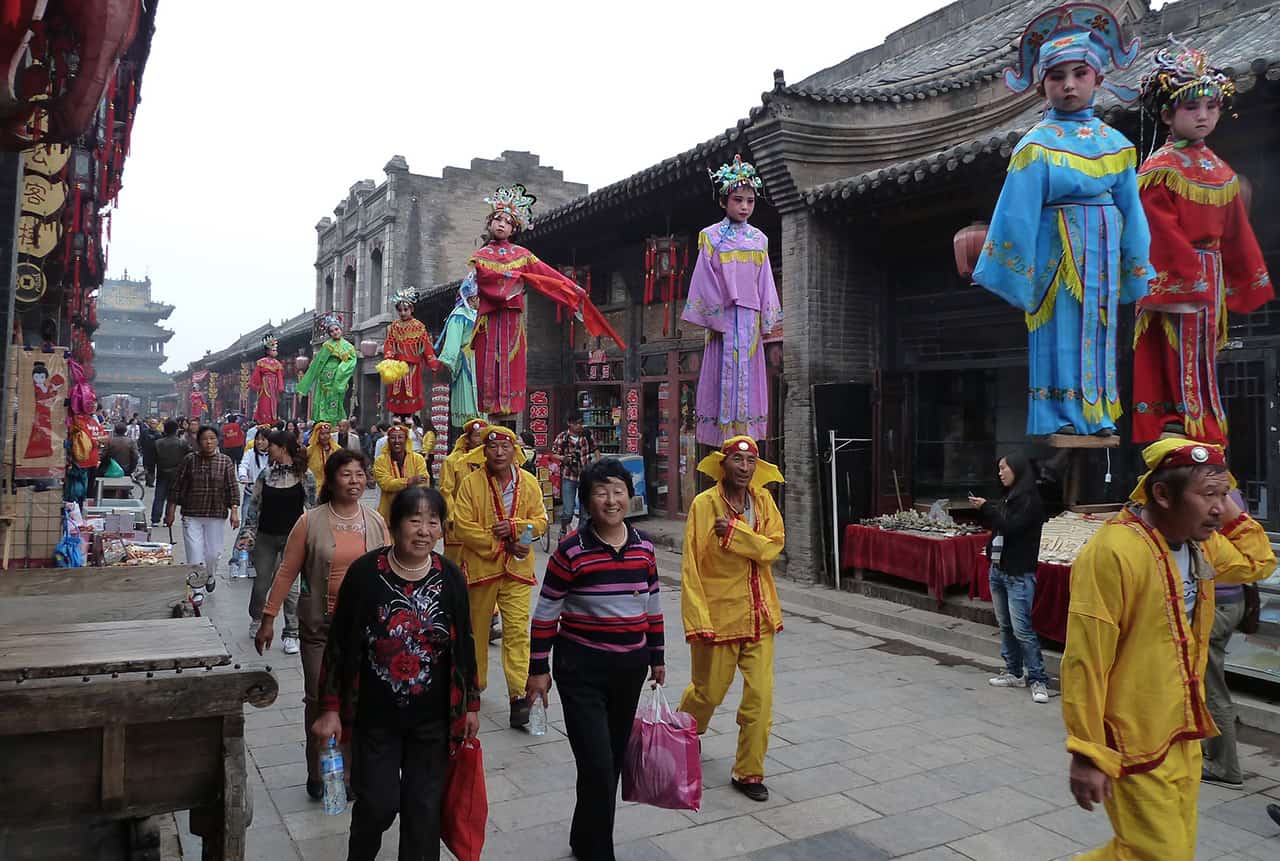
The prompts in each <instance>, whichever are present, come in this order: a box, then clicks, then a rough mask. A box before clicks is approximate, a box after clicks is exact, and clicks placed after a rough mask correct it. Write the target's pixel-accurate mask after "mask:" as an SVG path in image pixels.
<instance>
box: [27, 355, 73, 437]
mask: <svg viewBox="0 0 1280 861" xmlns="http://www.w3.org/2000/svg"><path fill="white" fill-rule="evenodd" d="M66 384H67V381H66V380H65V379H63V377H62V375H61V374H54V375H53V376H50V375H49V369H48V368H47V367H46V366H45V363H44V362H34V363H32V365H31V388H32V390H33V391H34V393H35V395H34V397H33V398H32V401H31V403H32V410H31V433H30V434H29V435H28V436H27V448H26V452H25V453H24V455H23V456H24V457H25V458H26V459H28V460H34V459H36V458H41V457H52V456H53V408H54V406H55V405H56V404H57V403H58V402H59V401H61V400H62V399H63V397H64V394H63V393H64V391H65V389H66Z"/></svg>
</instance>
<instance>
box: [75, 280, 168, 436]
mask: <svg viewBox="0 0 1280 861" xmlns="http://www.w3.org/2000/svg"><path fill="white" fill-rule="evenodd" d="M172 313H173V306H172V305H167V304H165V303H163V302H156V301H153V300H152V298H151V279H150V278H149V277H148V278H144V279H142V280H141V281H136V280H131V279H130V278H129V273H128V271H126V272H125V273H124V277H122V278H107V279H105V280H104V281H103V282H102V292H101V294H100V295H99V296H98V329H97V331H96V332H94V335H93V348H94V353H95V355H96V357H97V372H98V374H97V377H96V378H95V379H94V387H95V388H96V389H97V392H98V397H99V398H101V399H102V400H103V402H106V401H107V399H108V398H110V397H111V396H113V395H128V396H130V397H133V398H137V399H138V404H137V405H136V406H135V409H136V411H137V412H141V413H143V414H147V413H152V412H155V411H156V409H157V407H158V403H157V399H158V398H160V397H161V396H162V395H167V394H169V393H171V392H172V391H173V380H172V379H171V378H170V377H169V375H168V374H166V373H164V372H163V371H161V370H160V366H161V365H163V364H164V363H165V360H166V358H167V357H166V356H165V354H164V345H165V344H166V343H168V341H169V339H170V338H172V337H173V331H172V330H171V329H166V328H164V327H163V326H161V325H160V321H161V320H165V319H167V318H168V317H169V315H170V314H172Z"/></svg>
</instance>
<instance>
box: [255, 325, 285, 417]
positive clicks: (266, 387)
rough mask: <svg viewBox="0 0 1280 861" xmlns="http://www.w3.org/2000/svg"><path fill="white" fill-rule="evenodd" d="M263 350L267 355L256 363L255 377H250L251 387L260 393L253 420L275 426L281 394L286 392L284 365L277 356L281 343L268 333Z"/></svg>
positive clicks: (263, 342) (264, 337) (264, 336)
mask: <svg viewBox="0 0 1280 861" xmlns="http://www.w3.org/2000/svg"><path fill="white" fill-rule="evenodd" d="M262 349H263V350H265V351H266V355H264V356H263V357H262V358H261V359H259V360H258V361H257V362H256V363H254V366H253V375H252V376H250V377H249V387H250V388H251V389H252V390H253V391H255V392H257V393H258V402H257V403H256V404H254V407H253V420H254V421H255V422H257V423H259V424H264V423H265V424H273V423H274V422H275V420H276V415H277V410H278V405H279V399H280V393H281V392H282V391H284V365H282V364H281V363H280V359H278V358H277V356H276V354H277V353H278V352H279V351H280V342H279V341H278V340H277V339H276V336H275V335H274V334H271V333H270V332H268V333H267V334H266V335H263V336H262Z"/></svg>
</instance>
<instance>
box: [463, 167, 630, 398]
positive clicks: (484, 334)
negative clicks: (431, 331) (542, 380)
mask: <svg viewBox="0 0 1280 861" xmlns="http://www.w3.org/2000/svg"><path fill="white" fill-rule="evenodd" d="M535 200H536V198H534V196H533V195H531V194H528V193H526V192H525V188H524V186H523V185H512V186H503V187H500V188H499V189H498V190H497V191H496V192H495V193H494V195H493V196H492V197H486V198H485V199H484V201H485V203H487V204H489V205H490V206H491V207H492V208H493V211H492V212H490V213H489V217H488V220H487V221H486V222H485V228H486V230H487V233H488V242H486V244H485V245H484V247H482V248H480V249H479V250H478V251H476V253H475V254H474V255H473V256H472V257H471V259H470V260H469V261H468V262H469V263H470V264H471V266H472V268H473V272H474V275H475V281H476V290H477V292H478V293H479V296H480V304H479V307H478V309H477V316H476V324H475V331H474V332H473V334H472V337H471V346H472V349H473V351H474V353H475V358H476V388H477V399H478V401H479V407H480V411H481V412H484V413H488V414H490V415H492V416H509V415H512V414H515V413H519V412H523V411H524V398H525V350H526V349H527V347H528V339H527V338H526V336H525V321H524V307H525V305H524V293H525V288H526V286H527V287H532V288H533V289H534V290H536V291H538V292H539V293H541V294H542V295H544V296H546V297H547V298H548V299H550V300H551V301H552V302H555V303H556V304H557V305H562V306H564V307H565V308H568V309H569V310H570V311H573V312H576V313H577V314H578V315H580V319H582V321H583V324H584V325H585V326H586V329H587V332H588V334H591V335H608V336H609V337H610V338H612V339H613V340H614V341H615V342H616V343H617V344H618V346H619V347H622V348H624V349H625V347H626V345H625V344H623V342H622V339H621V338H619V337H618V334H617V333H616V332H614V331H613V328H612V327H611V326H610V325H609V323H608V321H606V320H605V318H604V315H603V314H601V313H600V311H599V309H597V308H596V306H595V305H593V304H592V303H591V299H590V297H588V296H587V294H586V292H585V291H584V290H583V289H582V288H581V287H579V286H578V285H577V284H575V283H573V281H571V280H570V279H568V278H566V277H565V276H564V275H562V274H560V272H558V271H557V270H556V269H554V268H553V267H551V266H548V265H547V264H545V263H543V262H542V261H541V260H539V259H538V258H537V256H536V255H535V254H534V253H533V252H531V251H529V250H528V249H527V248H522V247H520V246H519V245H516V244H514V243H513V242H511V237H512V236H514V235H516V234H518V233H519V232H520V231H521V230H524V229H526V228H528V227H531V226H532V225H533V218H532V215H533V204H534V201H535Z"/></svg>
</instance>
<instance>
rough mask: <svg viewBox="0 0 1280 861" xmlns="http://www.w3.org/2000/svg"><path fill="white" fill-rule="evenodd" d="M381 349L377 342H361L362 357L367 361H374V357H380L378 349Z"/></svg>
mask: <svg viewBox="0 0 1280 861" xmlns="http://www.w3.org/2000/svg"><path fill="white" fill-rule="evenodd" d="M381 347H382V345H381V344H379V343H378V342H377V341H369V340H365V341H361V342H360V355H362V356H364V357H365V358H366V359H372V358H373V357H374V356H376V355H378V349H379V348H381Z"/></svg>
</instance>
